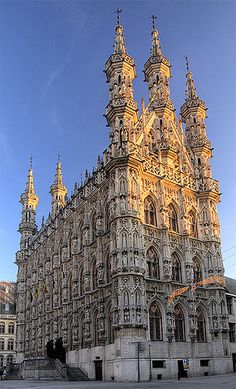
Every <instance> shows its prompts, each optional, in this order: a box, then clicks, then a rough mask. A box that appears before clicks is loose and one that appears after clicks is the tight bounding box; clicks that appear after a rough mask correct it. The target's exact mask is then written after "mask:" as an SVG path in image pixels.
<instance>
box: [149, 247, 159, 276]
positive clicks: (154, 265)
mask: <svg viewBox="0 0 236 389" xmlns="http://www.w3.org/2000/svg"><path fill="white" fill-rule="evenodd" d="M147 265H148V277H150V278H157V279H159V278H160V268H159V258H158V256H157V253H156V250H155V249H154V248H153V247H150V248H149V249H148V251H147Z"/></svg>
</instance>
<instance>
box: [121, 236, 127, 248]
mask: <svg viewBox="0 0 236 389" xmlns="http://www.w3.org/2000/svg"><path fill="white" fill-rule="evenodd" d="M121 244H122V248H127V246H128V237H127V233H126V232H122V234H121Z"/></svg>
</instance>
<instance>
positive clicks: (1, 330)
mask: <svg viewBox="0 0 236 389" xmlns="http://www.w3.org/2000/svg"><path fill="white" fill-rule="evenodd" d="M4 333H5V323H0V334H4Z"/></svg>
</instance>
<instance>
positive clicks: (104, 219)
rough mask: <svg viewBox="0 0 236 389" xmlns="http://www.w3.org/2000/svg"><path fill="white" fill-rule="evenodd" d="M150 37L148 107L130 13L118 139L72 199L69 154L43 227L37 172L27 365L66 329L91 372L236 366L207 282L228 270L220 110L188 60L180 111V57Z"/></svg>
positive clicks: (28, 221) (20, 339) (119, 41)
mask: <svg viewBox="0 0 236 389" xmlns="http://www.w3.org/2000/svg"><path fill="white" fill-rule="evenodd" d="M151 35H152V41H151V42H152V43H151V54H150V57H149V58H148V60H147V61H146V63H145V65H144V76H145V81H146V82H147V84H148V90H149V102H148V104H147V105H146V106H145V103H144V101H142V112H141V114H140V115H139V114H138V108H137V102H136V100H135V97H134V91H133V86H132V81H133V79H134V78H135V77H136V70H135V63H134V59H133V58H132V57H131V56H130V55H129V54H128V53H127V48H126V46H125V43H124V37H123V27H122V26H121V24H120V21H119V18H118V24H117V26H116V29H115V45H114V53H113V54H112V55H111V56H110V58H109V59H108V60H107V62H106V64H105V73H106V76H107V82H108V85H109V102H108V105H107V107H106V111H105V116H106V119H107V123H108V126H109V128H110V135H109V138H110V142H109V146H108V147H107V149H106V150H105V151H104V153H103V157H102V158H101V157H99V158H98V161H97V166H96V169H95V170H94V171H93V173H92V174H87V175H86V177H85V181H84V182H83V184H81V185H77V184H75V187H74V193H73V195H72V196H71V198H69V199H68V198H67V197H66V192H67V190H66V188H65V186H64V184H63V180H62V171H61V162H60V161H58V164H57V172H56V178H55V182H54V184H53V185H52V186H51V195H52V212H51V215H50V216H49V218H48V219H47V220H46V222H45V223H44V222H43V223H42V226H41V228H40V229H37V226H36V206H37V204H38V197H37V195H36V194H35V191H34V183H33V172H32V166H31V167H30V169H29V175H28V181H27V186H26V190H25V192H24V193H23V194H22V196H21V199H20V201H21V203H22V220H21V223H20V226H19V232H20V233H21V243H20V250H19V251H18V252H17V254H16V260H17V265H18V276H17V287H18V304H17V323H18V324H17V349H18V360H19V361H20V360H23V359H24V358H29V357H38V356H44V355H45V347H46V344H47V342H48V341H49V340H51V339H57V338H59V337H62V338H63V344H64V347H65V349H66V355H67V363H68V364H69V365H71V366H79V367H81V368H82V369H84V370H85V371H86V372H87V373H88V376H89V377H90V378H102V379H105V380H110V379H115V380H119V381H121V380H133V381H135V380H138V379H141V380H148V379H151V378H153V379H156V378H157V377H158V378H161V377H162V378H167V377H176V376H177V374H178V371H179V374H180V375H181V374H182V373H183V363H182V359H183V358H188V359H189V373H188V374H189V375H191V376H193V375H197V374H204V373H205V374H208V373H209V374H211V373H224V372H230V371H232V360H231V358H230V347H229V333H228V331H229V329H228V315H227V307H226V294H225V289H224V286H223V285H221V284H219V283H217V282H215V283H211V284H209V285H205V286H202V287H196V283H197V282H199V281H201V280H203V279H205V278H209V277H211V276H212V275H220V276H223V273H224V269H223V263H222V256H221V245H220V225H219V219H218V215H217V203H218V202H219V200H220V193H219V185H218V181H217V180H215V179H213V178H212V172H211V166H210V158H211V157H212V146H211V143H210V141H209V140H208V138H207V135H206V125H205V118H206V111H207V108H206V106H205V103H204V102H203V101H202V100H201V99H200V98H199V97H198V94H197V91H196V89H195V86H194V81H193V76H192V73H191V72H190V71H189V69H187V74H186V98H185V102H184V104H183V105H182V106H181V110H180V119H178V118H177V116H176V114H175V108H174V104H173V102H172V101H171V97H170V88H169V78H170V76H171V72H170V61H169V60H168V59H167V58H166V57H165V56H164V54H163V53H162V51H161V48H160V43H159V37H158V31H157V30H156V29H155V27H154V26H153V31H152V34H151ZM188 285H191V288H189V289H188V290H187V291H185V293H182V294H181V295H179V296H178V297H176V298H174V299H173V300H172V301H171V302H170V301H169V300H168V296H170V295H171V294H172V292H173V291H175V290H176V289H179V288H183V287H186V286H188ZM194 285H195V286H194Z"/></svg>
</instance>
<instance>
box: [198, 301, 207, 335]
mask: <svg viewBox="0 0 236 389" xmlns="http://www.w3.org/2000/svg"><path fill="white" fill-rule="evenodd" d="M197 341H198V342H206V322H205V315H204V313H203V311H202V309H201V308H198V309H197Z"/></svg>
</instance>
